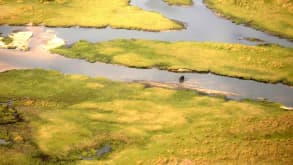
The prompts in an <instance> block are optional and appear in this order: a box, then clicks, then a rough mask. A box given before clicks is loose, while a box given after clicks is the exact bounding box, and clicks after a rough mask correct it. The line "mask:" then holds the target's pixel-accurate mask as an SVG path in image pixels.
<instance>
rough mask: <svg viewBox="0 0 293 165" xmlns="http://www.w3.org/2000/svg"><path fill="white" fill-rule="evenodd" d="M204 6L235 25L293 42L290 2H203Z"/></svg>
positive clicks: (213, 0) (219, 0)
mask: <svg viewBox="0 0 293 165" xmlns="http://www.w3.org/2000/svg"><path fill="white" fill-rule="evenodd" d="M204 2H205V4H206V5H207V6H208V7H209V8H211V9H213V10H215V11H216V12H218V13H219V15H221V16H224V17H226V18H228V19H232V20H233V21H234V22H236V23H242V24H246V25H249V26H252V27H254V28H256V29H260V30H264V31H266V32H268V33H271V34H274V35H277V36H281V37H284V38H288V39H290V40H291V41H292V40H293V22H292V20H293V12H292V11H293V10H292V9H293V3H292V2H291V1H286V0H280V1H254V0H238V1H232V0H227V1H222V0H204Z"/></svg>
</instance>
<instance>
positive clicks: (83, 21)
mask: <svg viewBox="0 0 293 165" xmlns="http://www.w3.org/2000/svg"><path fill="white" fill-rule="evenodd" d="M0 11H1V12H0V24H9V25H24V24H28V23H33V24H35V25H39V24H45V25H47V26H62V27H63V26H64V27H68V26H82V27H98V28H102V27H107V26H111V27H113V28H124V29H137V30H147V31H163V30H175V29H182V28H184V27H183V25H182V24H180V23H178V22H174V21H172V20H169V19H167V18H165V17H163V16H162V15H161V14H159V13H155V12H149V11H144V10H142V9H140V8H138V7H134V6H130V5H129V0H111V1H109V0H98V1H97V0H82V1H80V0H41V1H40V0H25V1H23V0H17V1H11V0H0ZM145 18H147V19H145Z"/></svg>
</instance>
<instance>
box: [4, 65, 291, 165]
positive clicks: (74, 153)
mask: <svg viewBox="0 0 293 165" xmlns="http://www.w3.org/2000/svg"><path fill="white" fill-rule="evenodd" d="M0 97H1V98H13V99H14V100H15V105H16V109H17V110H18V112H19V113H21V114H22V115H23V118H24V122H18V123H16V124H10V125H3V126H1V127H0V138H3V139H10V140H11V141H13V144H12V145H10V146H0V154H1V157H0V164H5V165H7V164H13V165H14V164H22V165H23V164H60V163H63V164H97V163H99V164H166V163H167V162H168V163H171V164H175V163H176V162H177V163H182V164H184V163H185V164H188V163H191V162H192V163H195V164H215V163H222V164H238V163H251V164H268V163H269V164H290V163H291V162H292V161H293V160H292V154H293V153H292V151H293V150H292V144H293V141H292V137H293V114H292V113H291V112H289V111H284V110H281V109H280V108H279V105H278V104H274V103H265V102H254V101H242V102H237V101H225V100H224V99H223V98H218V97H208V96H201V95H198V94H197V93H195V92H192V91H184V90H181V91H176V90H168V89H161V88H145V87H144V86H143V85H140V84H132V83H130V84H129V83H121V82H113V81H109V80H106V79H101V78H89V77H85V76H78V75H63V74H60V73H58V72H54V71H44V70H26V71H9V72H4V73H1V74H0ZM105 144H109V145H110V146H111V147H112V149H113V151H112V152H110V153H109V154H107V155H105V156H104V157H102V158H101V159H97V158H96V157H95V156H94V154H93V153H94V152H95V149H99V148H100V147H102V146H103V145H105ZM82 155H83V156H86V157H88V156H89V157H93V158H94V160H80V157H81V156H82Z"/></svg>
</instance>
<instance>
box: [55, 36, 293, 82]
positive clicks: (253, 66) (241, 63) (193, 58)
mask: <svg viewBox="0 0 293 165" xmlns="http://www.w3.org/2000/svg"><path fill="white" fill-rule="evenodd" d="M52 52H54V53H58V54H61V55H64V56H66V57H71V58H80V59H86V60H88V61H90V62H95V61H101V62H105V63H114V64H122V65H126V66H131V67H138V68H149V67H158V68H160V69H167V70H171V71H197V72H213V73H216V74H220V75H227V76H231V77H238V78H244V79H253V80H258V81H264V82H273V83H274V82H283V83H286V84H289V85H293V50H292V49H291V48H284V47H280V46H277V45H266V46H247V45H240V44H223V43H209V42H203V43H201V42H175V43H171V42H162V41H149V40H113V41H108V42H102V43H90V42H87V41H79V42H77V43H75V44H74V45H72V46H71V47H59V48H56V49H53V50H52Z"/></svg>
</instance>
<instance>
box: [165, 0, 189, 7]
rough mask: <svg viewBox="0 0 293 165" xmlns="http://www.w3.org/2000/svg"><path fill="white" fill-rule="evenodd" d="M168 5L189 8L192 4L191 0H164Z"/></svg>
mask: <svg viewBox="0 0 293 165" xmlns="http://www.w3.org/2000/svg"><path fill="white" fill-rule="evenodd" d="M164 1H165V2H166V3H168V4H169V5H179V6H190V5H192V4H193V1H192V0H164Z"/></svg>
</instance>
